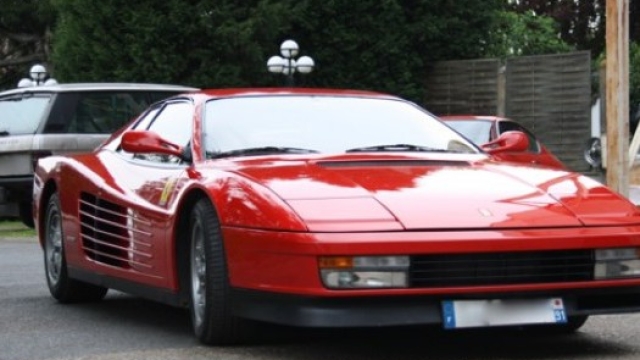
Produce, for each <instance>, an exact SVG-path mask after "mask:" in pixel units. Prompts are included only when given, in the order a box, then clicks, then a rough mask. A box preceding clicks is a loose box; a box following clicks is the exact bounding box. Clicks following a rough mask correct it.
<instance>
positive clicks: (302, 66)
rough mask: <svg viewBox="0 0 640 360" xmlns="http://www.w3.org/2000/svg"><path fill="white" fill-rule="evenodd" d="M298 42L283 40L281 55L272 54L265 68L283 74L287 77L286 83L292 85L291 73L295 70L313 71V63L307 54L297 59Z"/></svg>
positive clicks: (304, 72) (303, 72)
mask: <svg viewBox="0 0 640 360" xmlns="http://www.w3.org/2000/svg"><path fill="white" fill-rule="evenodd" d="M298 51H299V48H298V43H296V42H295V41H293V40H285V41H284V42H283V43H282V44H281V45H280V54H281V55H282V57H281V56H278V55H274V56H272V57H270V58H269V60H267V69H269V71H270V72H272V73H276V74H284V75H285V76H286V77H287V85H288V86H293V84H294V80H293V74H295V73H296V72H299V73H302V74H308V73H310V72H311V71H313V67H314V66H315V63H314V62H313V59H312V58H310V57H309V56H301V57H300V58H299V59H298V60H296V59H295V57H296V56H298Z"/></svg>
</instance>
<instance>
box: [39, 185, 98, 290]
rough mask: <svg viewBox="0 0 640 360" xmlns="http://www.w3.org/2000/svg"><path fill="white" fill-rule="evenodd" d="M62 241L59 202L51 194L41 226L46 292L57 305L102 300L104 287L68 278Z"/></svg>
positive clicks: (55, 196) (56, 196)
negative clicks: (47, 290)
mask: <svg viewBox="0 0 640 360" xmlns="http://www.w3.org/2000/svg"><path fill="white" fill-rule="evenodd" d="M63 241H64V234H63V230H62V216H61V214H60V199H59V198H58V195H57V194H54V195H53V196H51V198H50V199H49V202H48V204H47V210H46V215H45V223H44V270H45V274H46V276H47V285H48V287H49V292H51V296H53V297H54V298H55V299H56V300H58V301H59V302H61V303H70V302H79V301H98V300H101V299H102V298H104V296H105V295H106V294H107V290H108V289H107V288H104V287H101V286H96V285H92V284H88V283H85V282H82V281H78V280H74V279H71V278H70V277H69V274H68V273H67V260H66V258H65V254H64V243H63Z"/></svg>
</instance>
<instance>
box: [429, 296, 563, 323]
mask: <svg viewBox="0 0 640 360" xmlns="http://www.w3.org/2000/svg"><path fill="white" fill-rule="evenodd" d="M442 318H443V324H444V328H445V329H458V328H471V327H489V326H506V325H529V324H554V323H556V324H562V323H566V322H567V314H566V312H565V308H564V304H563V302H562V299H561V298H550V299H493V300H445V301H443V302H442Z"/></svg>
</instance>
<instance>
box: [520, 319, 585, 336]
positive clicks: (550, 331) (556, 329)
mask: <svg viewBox="0 0 640 360" xmlns="http://www.w3.org/2000/svg"><path fill="white" fill-rule="evenodd" d="M588 319H589V316H588V315H574V316H569V318H568V319H567V323H566V324H554V325H535V326H530V327H526V328H525V330H530V331H532V332H534V333H535V334H540V335H568V334H573V333H575V332H576V331H578V329H580V328H581V327H582V326H583V325H584V324H585V323H586V322H587V320H588Z"/></svg>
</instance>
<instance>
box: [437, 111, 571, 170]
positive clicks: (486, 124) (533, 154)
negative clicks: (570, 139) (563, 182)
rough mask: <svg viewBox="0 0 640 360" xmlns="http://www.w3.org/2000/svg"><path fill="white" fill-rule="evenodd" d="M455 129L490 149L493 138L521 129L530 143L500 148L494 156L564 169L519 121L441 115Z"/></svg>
mask: <svg viewBox="0 0 640 360" xmlns="http://www.w3.org/2000/svg"><path fill="white" fill-rule="evenodd" d="M440 119H441V120H443V121H445V122H446V123H447V124H448V125H449V126H451V127H452V128H454V129H455V130H456V131H458V132H459V133H461V134H462V135H464V136H466V137H467V138H468V139H470V140H471V141H473V142H474V143H475V144H478V145H480V146H481V147H483V148H485V149H490V148H491V147H492V146H493V145H494V144H495V141H496V140H497V139H498V138H499V137H500V136H501V135H502V134H504V133H505V132H507V131H520V132H522V133H524V134H526V135H527V138H529V146H528V147H527V148H526V149H524V150H521V151H503V152H500V153H499V154H495V157H496V158H497V159H500V160H502V161H512V162H518V163H523V164H528V165H538V166H549V167H554V168H557V169H566V167H565V165H564V164H563V163H562V162H561V161H560V160H558V158H556V157H555V156H554V155H553V154H552V153H551V152H550V151H549V150H548V149H547V148H546V147H545V146H544V145H543V144H542V143H541V142H540V140H538V139H537V138H536V136H535V135H533V133H532V132H531V131H529V130H527V129H526V128H525V127H524V126H522V125H521V124H519V123H517V122H515V121H513V120H511V119H507V118H503V117H498V116H473V115H447V116H441V117H440Z"/></svg>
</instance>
